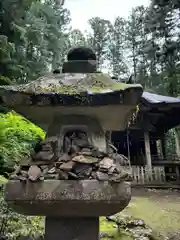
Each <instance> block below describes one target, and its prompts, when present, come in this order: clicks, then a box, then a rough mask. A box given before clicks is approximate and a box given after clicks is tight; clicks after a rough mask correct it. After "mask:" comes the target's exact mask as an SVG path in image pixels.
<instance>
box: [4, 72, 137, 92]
mask: <svg viewBox="0 0 180 240" xmlns="http://www.w3.org/2000/svg"><path fill="white" fill-rule="evenodd" d="M128 88H141V85H139V84H136V85H135V84H125V83H117V82H115V81H114V80H112V79H111V78H110V76H109V75H108V74H103V73H87V74H80V73H78V74H77V73H76V74H70V73H65V74H56V75H55V74H47V75H45V76H43V77H40V78H39V79H37V80H36V81H33V82H30V83H28V84H21V85H13V86H1V87H0V91H2V89H4V90H5V91H9V90H12V91H16V92H24V93H31V94H43V93H44V94H45V93H46V94H48V93H51V94H67V95H78V94H80V95H81V94H83V93H89V94H95V93H105V92H113V91H120V90H122V91H123V90H126V89H128Z"/></svg>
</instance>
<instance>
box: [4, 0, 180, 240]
mask: <svg viewBox="0 0 180 240" xmlns="http://www.w3.org/2000/svg"><path fill="white" fill-rule="evenodd" d="M88 25H89V27H90V28H89V30H88V31H85V32H81V31H80V30H79V29H72V27H71V13H70V11H69V10H68V9H66V8H63V7H60V6H59V4H58V1H56V0H43V1H41V0H26V1H22V0H1V1H0V85H4V84H22V83H27V82H29V81H33V80H35V79H37V78H38V77H40V76H42V75H43V74H45V73H47V72H50V71H52V70H53V69H55V68H61V66H62V63H63V62H64V61H65V60H66V55H67V52H68V51H69V49H70V48H71V47H74V46H79V45H86V46H90V47H92V48H93V49H94V51H95V52H96V54H97V60H98V68H99V69H100V70H104V69H105V70H106V72H109V73H110V74H111V75H113V76H116V77H117V78H118V81H124V80H125V79H127V78H128V77H129V76H130V75H131V74H133V81H134V83H140V84H142V85H143V87H144V89H145V90H146V91H149V92H154V93H158V94H164V95H168V96H173V97H179V96H180V3H179V1H178V0H173V1H170V0H162V1H159V0H153V1H152V2H151V3H150V5H149V6H148V7H144V6H138V7H136V8H133V9H132V11H131V13H130V14H129V16H128V17H127V18H122V17H121V16H119V17H117V18H116V19H115V20H114V22H110V21H109V20H107V19H102V18H99V17H98V16H97V17H94V18H92V19H89V20H88ZM0 112H1V113H0V174H1V175H4V176H5V177H7V178H8V174H9V172H11V171H12V168H13V166H14V164H15V163H16V162H17V161H20V160H21V159H22V157H23V156H25V155H27V156H28V155H29V154H30V152H31V150H32V147H33V146H34V144H35V143H36V142H37V141H39V140H40V139H42V138H44V136H45V133H44V132H43V130H42V129H40V128H38V127H37V126H35V125H33V124H32V123H31V122H29V121H27V120H26V119H24V118H22V117H21V116H19V115H17V114H16V113H14V112H10V113H6V109H4V108H3V107H1V108H0ZM176 130H177V132H178V134H179V131H178V129H176ZM174 131H175V130H172V131H170V132H169V133H168V134H167V140H168V141H167V151H168V152H173V151H175V150H174V149H175V140H174V135H175V132H174ZM179 136H180V134H179ZM1 199H2V203H1V204H5V203H4V202H3V198H1ZM4 209H5V211H7V208H6V207H5V208H4ZM3 211H4V210H3ZM1 216H2V217H1V225H2V226H1V227H0V234H1V235H3V234H4V232H6V231H7V229H8V228H7V227H6V228H5V227H4V226H7V225H6V224H7V222H8V221H9V220H7V214H6V217H4V218H3V216H4V212H2V214H1ZM8 216H11V215H8ZM13 216H14V217H13V218H14V219H16V218H15V215H13ZM2 219H5V220H2ZM10 219H11V218H10ZM16 220H17V219H16ZM16 220H12V219H11V221H14V222H13V223H14V225H13V226H14V228H13V229H14V230H12V225H11V231H10V233H11V234H12V239H13V237H14V235H13V234H15V237H14V238H15V239H17V231H16V229H18V227H17V226H16V225H15V222H16V224H17V221H16ZM4 221H5V222H4ZM6 221H7V222H6ZM24 221H29V220H27V218H25V220H24ZM33 221H34V220H33ZM33 224H34V227H35V228H36V227H37V226H36V224H37V223H36V222H35V223H33ZM38 224H39V223H38ZM20 225H22V224H20ZM28 229H29V228H28V227H27V229H26V230H27V231H31V229H32V228H30V230H28ZM38 229H39V227H38ZM13 231H14V232H13ZM38 231H39V230H38ZM34 232H37V231H34V229H33V230H32V232H31V234H33V233H34ZM21 235H22V232H21Z"/></svg>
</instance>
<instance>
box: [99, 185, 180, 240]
mask: <svg viewBox="0 0 180 240" xmlns="http://www.w3.org/2000/svg"><path fill="white" fill-rule="evenodd" d="M122 213H123V214H127V215H131V216H134V217H136V218H140V219H142V220H144V221H145V223H146V224H147V225H149V226H150V227H151V228H152V229H153V231H154V232H155V233H156V234H155V235H157V236H159V237H157V239H161V237H160V236H164V237H165V236H168V235H169V234H171V233H174V232H180V193H179V192H170V191H145V190H136V191H134V193H133V197H132V200H131V202H130V204H129V206H128V207H127V208H126V209H125V210H124V211H123V212H122ZM101 231H102V232H106V233H109V234H110V235H114V236H115V240H131V239H133V238H132V237H130V236H127V235H126V234H124V233H122V234H121V235H120V234H118V231H117V226H116V224H114V223H109V222H107V221H106V220H105V218H101Z"/></svg>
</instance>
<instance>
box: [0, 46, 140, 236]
mask: <svg viewBox="0 0 180 240" xmlns="http://www.w3.org/2000/svg"><path fill="white" fill-rule="evenodd" d="M86 50H87V49H86ZM83 51H84V50H83ZM85 53H87V54H85ZM89 53H91V54H89V56H90V57H88V52H86V51H84V55H83V54H82V49H80V48H79V49H78V48H76V49H74V50H73V51H70V54H69V55H68V57H69V58H68V61H67V62H65V63H64V65H63V69H62V72H63V73H60V72H59V71H54V73H50V74H47V75H45V76H43V77H40V78H39V79H38V80H36V81H32V82H30V83H28V84H24V85H16V86H1V88H0V98H1V101H2V102H3V103H4V104H5V105H6V106H8V107H9V108H11V109H13V110H15V111H16V112H17V113H19V114H21V115H23V116H25V117H26V118H27V119H29V120H31V121H32V122H33V123H35V124H37V125H38V126H40V127H42V128H43V129H44V130H45V131H46V133H47V136H46V139H45V140H44V141H42V142H41V143H39V145H38V146H37V147H36V149H35V150H34V153H33V154H32V156H31V159H25V160H24V161H22V162H21V163H20V166H19V168H18V169H16V171H15V173H13V174H12V176H11V177H10V180H9V182H8V184H7V186H6V190H5V199H6V201H7V202H8V204H9V205H10V206H11V207H12V208H13V209H14V210H15V211H16V212H18V213H21V214H26V215H34V216H45V217H46V222H45V239H46V240H57V239H64V240H75V239H76V240H98V239H99V216H108V215H112V214H115V213H117V212H120V211H122V210H123V209H124V208H125V207H126V206H127V205H128V203H129V201H130V199H131V186H130V183H129V182H128V181H127V180H128V179H129V177H130V176H129V174H128V173H126V172H125V171H122V169H121V166H122V165H123V164H124V163H125V162H126V161H128V160H127V159H126V158H125V157H123V156H122V155H120V154H118V153H117V152H114V151H113V147H112V146H111V144H109V140H108V138H107V136H108V134H107V133H108V132H109V131H116V130H117V131H119V130H124V129H125V128H126V126H127V122H128V120H129V119H130V117H131V115H132V114H133V112H134V111H135V109H136V106H137V104H138V103H139V100H140V97H141V95H142V87H141V85H134V84H124V83H117V82H115V81H114V80H113V79H111V77H110V76H109V75H108V74H103V73H101V72H98V71H97V69H96V59H95V57H94V55H93V53H92V52H90V49H89ZM73 54H74V55H73Z"/></svg>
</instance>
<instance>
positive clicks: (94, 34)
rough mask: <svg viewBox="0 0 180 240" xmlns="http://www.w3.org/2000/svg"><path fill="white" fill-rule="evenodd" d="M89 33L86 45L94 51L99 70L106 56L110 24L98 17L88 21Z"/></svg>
mask: <svg viewBox="0 0 180 240" xmlns="http://www.w3.org/2000/svg"><path fill="white" fill-rule="evenodd" d="M88 23H89V25H90V27H91V32H90V33H89V36H88V44H89V45H90V46H91V47H92V48H93V49H94V51H95V52H96V55H97V63H98V66H99V67H100V68H101V67H102V65H103V63H104V60H105V56H106V54H107V44H108V39H109V29H110V26H111V24H110V22H109V21H108V20H105V19H101V18H99V17H95V18H92V19H90V20H89V21H88Z"/></svg>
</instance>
